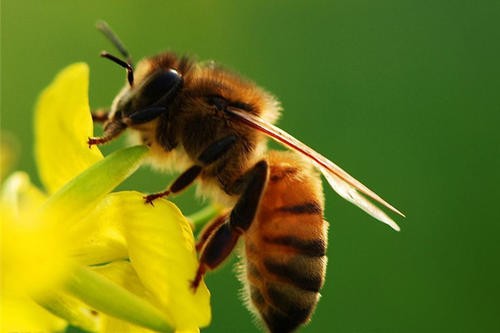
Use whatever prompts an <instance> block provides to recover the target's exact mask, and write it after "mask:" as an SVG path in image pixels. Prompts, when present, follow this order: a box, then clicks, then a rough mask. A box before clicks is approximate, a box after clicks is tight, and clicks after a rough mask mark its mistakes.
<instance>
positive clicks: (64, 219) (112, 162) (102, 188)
mask: <svg viewBox="0 0 500 333" xmlns="http://www.w3.org/2000/svg"><path fill="white" fill-rule="evenodd" d="M147 152H148V148H147V147H145V146H135V147H130V148H125V149H121V150H119V151H117V152H114V153H113V154H111V155H109V156H108V157H106V158H105V159H104V160H101V161H99V162H97V163H96V164H94V165H92V166H91V167H90V168H88V169H86V170H85V171H84V172H82V173H81V174H79V175H78V176H77V177H75V178H73V179H72V180H71V181H70V182H69V183H67V184H66V185H64V186H63V187H62V188H61V189H60V190H59V191H57V192H56V193H55V194H54V195H52V196H51V197H50V198H49V200H48V201H47V202H46V203H45V205H44V206H43V207H42V209H43V213H44V214H50V215H51V218H53V219H56V220H57V221H60V223H61V224H62V223H64V224H65V225H70V226H71V224H73V223H75V222H76V221H79V220H81V219H83V217H85V216H86V215H87V214H88V213H89V212H90V211H91V210H92V209H94V208H95V206H96V205H97V204H98V203H99V202H100V201H101V200H102V199H103V197H104V196H105V195H106V194H107V193H109V192H110V191H111V190H113V189H114V188H115V187H116V186H118V185H119V184H120V183H121V182H122V181H123V180H125V179H126V178H127V177H128V176H130V174H132V173H133V172H134V171H135V170H136V169H137V168H138V167H139V165H140V164H141V161H142V159H143V158H144V156H145V155H146V153H147Z"/></svg>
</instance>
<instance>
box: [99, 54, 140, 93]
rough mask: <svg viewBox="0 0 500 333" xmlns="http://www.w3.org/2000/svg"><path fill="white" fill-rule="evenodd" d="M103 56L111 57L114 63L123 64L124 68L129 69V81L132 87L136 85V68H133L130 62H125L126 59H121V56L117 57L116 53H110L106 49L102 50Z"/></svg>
mask: <svg viewBox="0 0 500 333" xmlns="http://www.w3.org/2000/svg"><path fill="white" fill-rule="evenodd" d="M101 57H103V58H106V59H109V60H111V61H112V62H114V63H116V64H118V65H120V66H122V67H123V68H125V69H126V70H127V80H128V83H129V84H130V86H131V87H132V86H133V85H134V69H133V68H132V65H131V64H129V63H128V62H125V61H123V60H121V59H120V58H117V57H115V56H114V55H112V54H110V53H108V52H106V51H102V52H101Z"/></svg>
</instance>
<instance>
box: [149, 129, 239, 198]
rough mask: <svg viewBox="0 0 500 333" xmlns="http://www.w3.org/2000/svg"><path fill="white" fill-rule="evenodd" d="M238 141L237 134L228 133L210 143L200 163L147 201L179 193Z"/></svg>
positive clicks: (151, 195) (202, 154) (150, 196)
mask: <svg viewBox="0 0 500 333" xmlns="http://www.w3.org/2000/svg"><path fill="white" fill-rule="evenodd" d="M235 142H236V136H234V135H228V136H226V137H223V138H222V139H219V140H217V141H215V142H213V143H211V144H210V145H208V147H207V148H205V150H203V152H201V154H200V155H199V156H198V162H199V164H195V165H193V166H191V167H190V168H189V169H187V170H186V171H184V172H183V173H181V175H180V176H179V177H177V178H176V179H175V180H174V182H173V183H172V184H171V185H170V186H169V187H168V188H167V189H166V190H165V191H162V192H158V193H153V194H150V195H147V196H145V197H144V199H145V201H146V203H152V202H153V201H154V200H155V199H158V198H162V197H166V196H168V195H170V194H175V193H179V192H181V191H182V190H184V189H185V188H187V187H188V186H189V185H191V184H192V183H193V182H194V181H195V179H196V178H197V177H198V176H199V175H200V173H201V172H202V171H203V168H204V167H206V166H208V165H210V164H212V163H213V162H215V161H217V160H218V159H219V158H221V157H222V156H223V155H224V154H225V153H226V152H227V151H228V150H229V149H231V147H232V146H233V144H234V143H235Z"/></svg>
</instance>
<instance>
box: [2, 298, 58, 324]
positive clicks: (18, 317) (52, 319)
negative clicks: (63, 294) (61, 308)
mask: <svg viewBox="0 0 500 333" xmlns="http://www.w3.org/2000/svg"><path fill="white" fill-rule="evenodd" d="M1 319H2V322H1V326H0V327H1V330H2V332H5V333H13V332H61V331H62V330H63V329H64V327H65V326H66V323H65V322H64V321H63V320H61V319H59V318H57V317H56V316H54V315H52V314H50V313H49V312H48V311H47V310H45V309H43V308H42V307H40V306H39V305H38V304H36V303H35V302H34V301H33V300H31V299H30V298H29V297H27V296H24V297H19V296H16V297H11V295H5V292H3V294H2V300H1Z"/></svg>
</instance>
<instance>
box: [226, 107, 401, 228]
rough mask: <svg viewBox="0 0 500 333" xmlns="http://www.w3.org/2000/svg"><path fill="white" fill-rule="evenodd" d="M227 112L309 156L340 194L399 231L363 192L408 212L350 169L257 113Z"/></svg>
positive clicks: (391, 208)
mask: <svg viewBox="0 0 500 333" xmlns="http://www.w3.org/2000/svg"><path fill="white" fill-rule="evenodd" d="M227 111H228V112H229V113H230V114H232V115H234V116H235V117H236V119H237V120H238V121H241V122H243V123H245V124H247V125H248V126H250V127H252V128H255V129H257V130H259V131H260V132H263V133H265V134H266V135H268V136H269V137H271V138H272V139H274V140H276V141H278V142H279V143H282V144H284V145H285V146H287V147H290V148H292V149H294V150H296V151H298V152H300V153H302V154H304V155H305V156H307V157H309V158H310V159H311V161H312V162H313V163H314V164H315V165H316V167H318V169H319V170H320V171H321V173H322V174H323V176H325V178H326V180H327V181H328V183H329V184H330V186H331V187H332V188H333V190H334V191H335V192H337V193H338V194H339V195H340V196H341V197H343V198H344V199H346V200H347V201H349V202H351V203H353V204H355V205H356V206H358V207H359V208H361V209H362V210H364V211H365V212H366V213H368V214H370V215H371V216H373V217H374V218H376V219H377V220H379V221H381V222H383V223H385V224H388V225H389V226H390V227H392V228H393V229H394V230H397V231H399V227H398V225H397V224H396V222H394V221H393V220H392V219H391V218H390V217H389V216H387V215H386V214H385V213H384V212H383V211H382V210H381V209H380V208H378V207H377V206H375V205H374V204H372V203H371V202H370V201H369V200H367V199H366V198H365V197H363V196H362V195H361V194H360V193H362V194H364V195H366V196H367V197H369V198H371V199H373V200H374V201H376V202H378V203H380V204H381V205H383V206H385V207H387V208H388V209H390V210H392V211H393V212H395V213H397V214H399V215H401V216H403V217H404V216H405V215H404V214H403V213H401V212H400V211H399V210H397V209H396V208H395V207H393V206H392V205H390V204H389V203H388V202H387V201H385V200H384V199H382V198H381V197H379V196H378V195H377V194H376V193H375V192H373V191H372V190H370V189H369V188H368V187H366V186H365V185H363V184H361V183H360V182H359V181H358V180H356V179H355V178H354V177H352V176H351V175H349V174H348V173H347V172H345V171H344V170H342V169H341V168H340V167H339V166H338V165H336V164H335V163H333V162H332V161H330V160H329V159H327V158H326V157H324V156H323V155H321V154H319V153H318V152H316V151H315V150H313V149H311V148H310V147H308V146H307V145H305V144H304V143H302V142H300V141H299V140H297V139H296V138H294V137H293V136H291V135H290V134H288V133H287V132H285V131H283V130H282V129H280V128H278V127H276V126H274V125H273V124H269V123H268V122H266V121H264V120H263V119H261V118H259V117H258V116H255V115H252V114H249V113H248V112H245V111H242V110H239V109H236V108H228V109H227Z"/></svg>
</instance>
